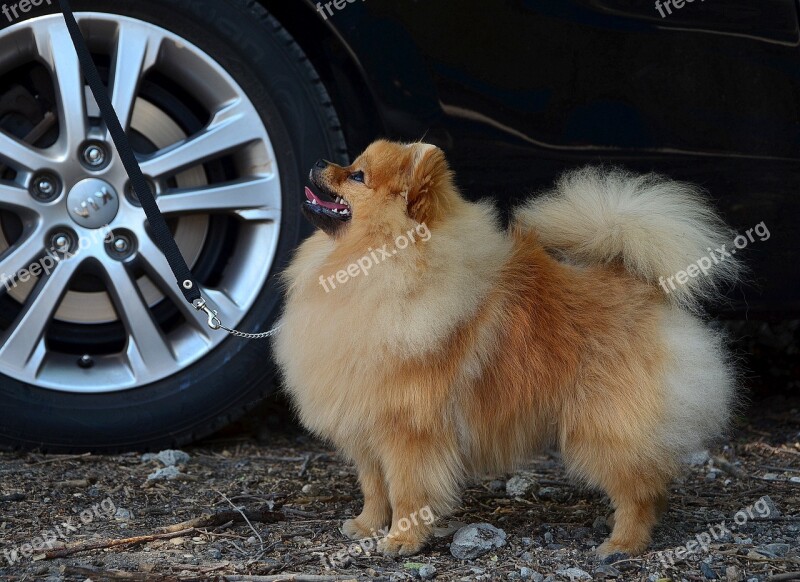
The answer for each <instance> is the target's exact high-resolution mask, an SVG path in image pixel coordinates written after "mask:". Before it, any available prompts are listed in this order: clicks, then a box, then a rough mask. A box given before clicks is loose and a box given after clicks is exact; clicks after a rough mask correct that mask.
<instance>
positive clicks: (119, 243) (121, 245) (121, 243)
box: [114, 236, 130, 253]
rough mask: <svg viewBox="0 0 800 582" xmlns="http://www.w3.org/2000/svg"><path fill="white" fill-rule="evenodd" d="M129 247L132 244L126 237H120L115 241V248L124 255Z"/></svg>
mask: <svg viewBox="0 0 800 582" xmlns="http://www.w3.org/2000/svg"><path fill="white" fill-rule="evenodd" d="M129 246H130V243H129V242H128V239H126V238H125V237H122V236H119V237H117V238H116V239H114V248H115V249H116V250H117V251H118V252H120V253H124V252H125V251H127V250H128V247H129Z"/></svg>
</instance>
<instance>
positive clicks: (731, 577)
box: [725, 566, 742, 582]
mask: <svg viewBox="0 0 800 582" xmlns="http://www.w3.org/2000/svg"><path fill="white" fill-rule="evenodd" d="M725 579H726V580H727V581H728V582H739V580H741V579H742V574H741V573H740V572H739V568H737V567H736V566H728V567H727V568H725Z"/></svg>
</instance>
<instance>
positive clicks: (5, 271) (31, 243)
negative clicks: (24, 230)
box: [0, 228, 45, 287]
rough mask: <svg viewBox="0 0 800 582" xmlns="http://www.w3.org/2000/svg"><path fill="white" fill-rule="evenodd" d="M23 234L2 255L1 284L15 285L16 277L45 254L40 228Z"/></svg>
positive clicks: (0, 267) (0, 259) (0, 265)
mask: <svg viewBox="0 0 800 582" xmlns="http://www.w3.org/2000/svg"><path fill="white" fill-rule="evenodd" d="M23 236H25V238H24V239H21V240H19V241H17V242H16V243H14V245H13V246H12V247H11V248H9V249H8V250H6V252H5V253H4V254H3V255H2V256H1V257H0V285H5V286H6V287H8V286H10V285H15V284H16V283H15V280H16V278H17V277H18V276H19V275H20V274H21V273H22V272H23V271H25V270H28V269H30V267H31V265H33V264H34V261H36V260H37V259H38V258H39V257H43V256H44V254H45V250H44V246H43V244H42V241H41V229H40V228H37V229H35V230H34V231H33V232H31V233H29V234H27V235H23Z"/></svg>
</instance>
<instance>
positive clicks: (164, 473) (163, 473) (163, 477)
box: [147, 467, 181, 481]
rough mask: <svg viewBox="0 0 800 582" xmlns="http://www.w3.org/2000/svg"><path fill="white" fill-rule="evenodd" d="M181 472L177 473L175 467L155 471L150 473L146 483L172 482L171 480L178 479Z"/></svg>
mask: <svg viewBox="0 0 800 582" xmlns="http://www.w3.org/2000/svg"><path fill="white" fill-rule="evenodd" d="M180 475H181V472H180V471H178V468H177V467H164V468H162V469H157V470H156V471H155V473H150V474H149V475H148V476H147V480H148V481H172V480H173V479H177V478H178V477H180Z"/></svg>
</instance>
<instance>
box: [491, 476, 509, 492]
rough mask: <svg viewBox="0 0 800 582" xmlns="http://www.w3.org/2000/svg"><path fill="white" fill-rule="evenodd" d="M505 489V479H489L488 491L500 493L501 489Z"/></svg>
mask: <svg viewBox="0 0 800 582" xmlns="http://www.w3.org/2000/svg"><path fill="white" fill-rule="evenodd" d="M505 489H506V482H505V481H501V480H500V479H495V480H494V481H489V491H492V492H493V493H500V492H501V491H505Z"/></svg>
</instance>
